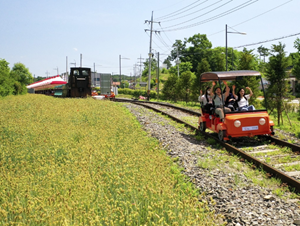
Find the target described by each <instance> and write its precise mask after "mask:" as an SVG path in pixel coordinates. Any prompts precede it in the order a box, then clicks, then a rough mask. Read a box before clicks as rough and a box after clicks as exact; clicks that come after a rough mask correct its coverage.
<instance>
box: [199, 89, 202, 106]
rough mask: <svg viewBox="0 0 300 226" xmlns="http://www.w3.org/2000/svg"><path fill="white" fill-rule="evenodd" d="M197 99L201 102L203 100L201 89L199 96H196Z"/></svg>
mask: <svg viewBox="0 0 300 226" xmlns="http://www.w3.org/2000/svg"><path fill="white" fill-rule="evenodd" d="M198 101H199V102H200V103H201V102H202V101H203V100H202V90H200V96H199V98H198Z"/></svg>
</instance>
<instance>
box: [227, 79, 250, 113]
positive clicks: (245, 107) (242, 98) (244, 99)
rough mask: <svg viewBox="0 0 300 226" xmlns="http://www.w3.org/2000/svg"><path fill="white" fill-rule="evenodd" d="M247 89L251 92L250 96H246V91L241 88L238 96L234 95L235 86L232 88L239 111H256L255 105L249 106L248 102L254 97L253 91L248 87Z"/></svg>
mask: <svg viewBox="0 0 300 226" xmlns="http://www.w3.org/2000/svg"><path fill="white" fill-rule="evenodd" d="M246 89H248V90H249V92H250V94H248V95H245V90H244V89H243V88H241V89H240V90H239V91H238V93H237V94H235V93H234V90H235V85H233V86H232V94H233V95H234V97H235V99H236V101H237V104H238V107H239V111H254V110H255V107H254V106H253V105H250V106H249V102H248V100H249V99H250V97H251V96H252V95H253V93H252V90H251V89H250V88H249V87H246Z"/></svg>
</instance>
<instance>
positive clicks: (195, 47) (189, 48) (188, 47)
mask: <svg viewBox="0 0 300 226" xmlns="http://www.w3.org/2000/svg"><path fill="white" fill-rule="evenodd" d="M211 47H212V44H211V42H210V41H209V40H208V39H207V37H206V35H201V34H195V35H194V36H192V37H190V38H188V39H186V38H185V39H184V41H181V40H176V41H175V43H174V44H173V48H174V49H173V50H172V51H171V55H170V60H175V59H177V56H178V57H179V59H180V61H181V62H190V63H192V69H191V71H192V72H196V71H197V66H198V63H199V62H200V61H201V59H202V58H204V57H206V55H207V51H208V50H209V49H211Z"/></svg>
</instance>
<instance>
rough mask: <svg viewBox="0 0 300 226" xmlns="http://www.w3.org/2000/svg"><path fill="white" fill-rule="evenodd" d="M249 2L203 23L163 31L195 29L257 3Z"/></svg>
mask: <svg viewBox="0 0 300 226" xmlns="http://www.w3.org/2000/svg"><path fill="white" fill-rule="evenodd" d="M250 1H252V0H250ZM250 1H248V2H246V3H248V4H246V3H243V4H241V5H239V6H237V7H234V8H232V9H230V10H227V11H225V12H223V13H221V14H219V15H217V16H213V17H211V18H208V19H206V20H203V21H200V22H197V23H194V24H191V25H187V26H184V27H179V28H174V29H169V30H165V31H166V32H167V31H177V30H182V29H186V28H191V27H195V26H198V25H201V24H204V23H208V22H211V21H213V20H216V19H219V18H221V17H224V16H226V15H228V14H231V13H233V12H236V11H238V10H240V9H243V8H245V7H247V6H249V5H252V4H253V3H255V2H257V1H258V0H255V1H254V2H250ZM249 2H250V3H249ZM245 4H246V5H245Z"/></svg>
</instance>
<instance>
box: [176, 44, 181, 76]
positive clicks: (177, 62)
mask: <svg viewBox="0 0 300 226" xmlns="http://www.w3.org/2000/svg"><path fill="white" fill-rule="evenodd" d="M176 64H177V75H178V78H179V64H180V62H179V54H178V46H177V60H176Z"/></svg>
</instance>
